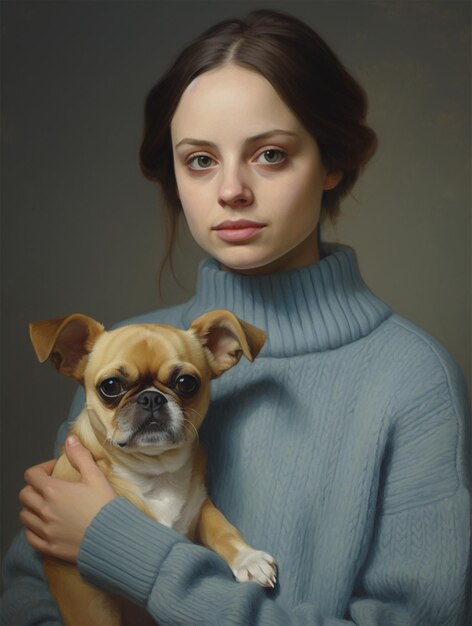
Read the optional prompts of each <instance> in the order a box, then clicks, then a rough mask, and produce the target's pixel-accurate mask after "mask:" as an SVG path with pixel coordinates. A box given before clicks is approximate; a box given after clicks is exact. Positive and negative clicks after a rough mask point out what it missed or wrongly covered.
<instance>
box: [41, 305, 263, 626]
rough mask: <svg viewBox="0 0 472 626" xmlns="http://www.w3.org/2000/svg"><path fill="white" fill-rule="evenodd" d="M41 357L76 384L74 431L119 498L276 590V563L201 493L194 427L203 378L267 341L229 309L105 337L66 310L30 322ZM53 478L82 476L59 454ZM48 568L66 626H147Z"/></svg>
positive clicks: (145, 619)
mask: <svg viewBox="0 0 472 626" xmlns="http://www.w3.org/2000/svg"><path fill="white" fill-rule="evenodd" d="M30 336H31V341H32V343H33V346H34V349H35V351H36V354H37V357H38V359H39V360H40V361H41V362H43V361H46V360H47V359H50V360H51V361H52V363H53V365H54V366H55V367H56V368H57V369H58V370H59V371H60V372H62V373H63V374H65V375H66V376H70V377H72V378H75V379H76V380H77V381H79V382H80V383H81V384H83V385H84V387H85V391H86V406H85V407H84V409H83V411H82V412H81V414H80V415H79V417H78V418H77V420H76V421H75V422H74V424H73V426H72V428H71V434H72V433H74V434H75V435H77V436H78V438H79V439H80V441H81V442H82V443H83V445H85V446H86V447H87V448H88V449H89V450H90V451H91V453H92V455H93V457H94V459H95V461H96V463H97V464H98V466H99V467H100V469H101V470H102V472H103V473H104V474H105V476H106V477H107V478H108V480H109V481H110V483H111V484H112V485H113V487H114V489H115V491H116V492H117V494H119V495H121V496H124V497H125V498H127V499H128V500H130V501H131V502H132V503H133V504H134V505H136V506H137V507H138V508H139V509H141V510H142V511H144V512H145V513H146V514H147V515H149V516H150V517H152V518H154V519H156V520H158V521H159V522H161V523H162V524H165V525H166V526H169V527H171V528H174V529H175V530H177V531H179V532H181V533H183V534H185V535H187V536H188V537H189V538H191V539H194V540H197V541H199V542H201V543H202V544H203V545H205V546H208V547H209V548H211V549H213V550H215V551H216V552H217V553H218V554H220V555H221V556H222V557H223V558H224V559H225V560H226V561H227V562H228V564H229V566H230V568H231V569H232V571H233V573H234V575H235V577H236V579H237V580H239V581H246V580H254V581H255V582H258V583H259V584H261V585H264V586H269V587H272V586H273V585H274V582H275V563H274V560H273V558H272V557H271V556H270V555H268V554H266V553H264V552H260V551H257V550H254V549H253V548H251V547H250V546H248V545H247V544H246V543H245V542H244V540H243V539H242V538H241V536H240V534H239V533H238V531H237V530H236V529H235V528H234V527H233V526H232V525H231V524H230V523H229V522H228V521H227V520H226V518H225V517H224V516H223V515H222V513H220V512H219V511H218V510H217V509H216V508H215V506H214V505H213V503H212V502H211V501H210V499H209V498H208V496H207V494H206V490H205V486H204V473H205V460H204V456H203V453H202V451H201V449H200V447H199V445H198V435H197V431H198V428H199V426H200V424H201V423H202V420H203V418H204V416H205V413H206V411H207V408H208V404H209V399H210V380H211V379H212V378H215V377H217V376H220V375H221V374H222V373H223V372H225V371H226V370H228V369H229V368H231V367H233V366H234V365H235V364H236V363H237V362H238V361H239V359H240V357H241V355H242V354H244V356H246V357H247V358H248V359H249V360H251V361H252V360H253V359H254V358H255V357H256V356H257V354H258V353H259V351H260V349H261V347H262V346H263V344H264V341H265V335H264V333H263V332H262V331H261V330H259V329H257V328H255V327H253V326H251V325H249V324H247V323H246V322H243V321H241V320H239V319H238V318H237V317H236V316H235V315H233V314H232V313H230V312H229V311H224V310H219V311H211V312H209V313H206V314H204V315H202V316H201V317H199V318H198V319H196V320H195V321H194V322H193V323H192V324H191V326H190V328H189V330H187V331H184V330H180V329H177V328H174V327H172V326H166V325H161V324H134V325H129V326H124V327H122V328H118V329H116V330H112V331H109V332H106V331H105V330H104V328H103V326H102V325H101V324H99V323H98V322H96V321H95V320H93V319H92V318H90V317H87V316H85V315H81V314H73V315H70V316H69V317H67V318H64V319H59V320H49V321H43V322H35V323H32V324H31V325H30ZM53 475H54V476H56V477H60V478H63V479H66V480H70V481H77V480H79V479H80V476H79V474H78V472H77V471H76V470H75V469H74V468H73V467H72V466H71V464H70V463H69V461H68V459H67V457H66V456H65V454H63V455H62V456H61V457H60V458H59V460H58V462H57V463H56V466H55V468H54V473H53ZM44 568H45V572H46V575H47V578H48V581H49V585H50V588H51V592H52V594H53V596H54V597H55V599H56V601H57V603H58V606H59V608H60V611H61V613H62V615H63V618H64V620H65V623H66V625H67V626H79V625H84V626H85V625H86V626H93V625H97V626H98V625H103V626H104V625H106V626H115V625H116V626H117V625H123V624H128V623H129V624H133V626H136V625H137V624H145V623H154V622H153V621H152V620H151V619H150V616H149V615H148V614H147V613H145V612H144V611H143V610H142V609H140V608H139V607H136V606H134V605H130V604H129V603H127V602H125V601H123V600H122V599H120V598H117V597H113V596H111V595H109V594H106V593H104V592H103V591H101V590H99V589H97V588H95V587H92V586H91V585H88V584H87V583H85V582H84V581H83V580H82V579H81V577H80V575H79V573H78V570H77V568H76V566H75V565H72V564H69V563H65V562H62V561H59V560H56V559H53V558H50V557H45V558H44Z"/></svg>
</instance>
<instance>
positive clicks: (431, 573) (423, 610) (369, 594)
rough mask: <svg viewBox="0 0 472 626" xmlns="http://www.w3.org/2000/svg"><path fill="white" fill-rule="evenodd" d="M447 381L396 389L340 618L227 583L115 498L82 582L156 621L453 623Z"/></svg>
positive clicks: (457, 573) (213, 563)
mask: <svg viewBox="0 0 472 626" xmlns="http://www.w3.org/2000/svg"><path fill="white" fill-rule="evenodd" d="M450 374H451V370H450V371H447V368H446V370H445V371H444V385H445V388H446V390H447V393H446V394H444V393H442V392H441V393H440V394H439V396H438V394H436V393H435V390H434V388H432V383H430V384H428V383H426V386H425V387H423V388H418V387H417V386H415V383H414V381H412V394H411V395H410V396H409V394H408V392H405V393H404V394H402V400H401V406H399V408H398V415H397V417H396V423H395V425H393V426H392V437H391V448H390V450H388V451H387V453H386V457H385V461H384V465H383V469H382V476H381V478H380V487H379V497H378V504H377V513H376V517H375V520H374V521H373V528H372V540H371V545H370V550H369V553H368V554H367V555H365V561H364V563H363V564H362V566H361V567H360V568H359V570H358V572H357V574H353V588H352V593H351V597H350V598H347V599H346V611H345V614H344V615H343V616H342V617H343V619H340V618H339V617H333V616H330V615H325V614H322V613H321V612H320V610H319V607H318V606H317V603H316V599H313V601H311V602H310V601H308V602H306V603H304V604H301V605H299V606H282V605H281V603H280V602H278V601H277V598H276V593H274V592H271V591H267V590H265V589H263V588H261V587H259V586H257V585H255V584H253V583H238V582H235V581H234V580H233V578H232V576H231V573H230V571H229V569H228V567H227V566H226V564H225V563H224V562H223V561H222V560H221V559H220V557H218V556H217V555H216V554H214V553H213V552H211V551H210V550H208V549H206V548H203V547H201V546H198V545H194V544H192V543H190V542H189V541H187V540H186V539H185V538H183V537H182V536H180V535H178V534H177V533H175V532H174V531H172V530H170V529H168V528H165V527H164V526H161V525H160V524H158V523H156V522H154V521H153V520H151V519H149V518H147V517H146V516H145V515H143V514H142V513H141V512H139V511H138V510H136V509H135V508H134V507H133V506H132V505H131V504H130V503H129V502H127V501H125V500H123V499H121V498H120V499H116V500H114V501H112V502H110V503H109V504H108V505H107V506H106V507H104V508H103V509H102V510H101V511H100V513H99V514H98V515H97V516H96V518H95V519H94V521H93V522H92V524H91V525H90V526H89V528H88V530H87V532H86V535H85V538H84V541H83V543H82V546H81V551H80V554H79V568H80V571H81V573H82V575H83V576H84V577H85V578H86V579H87V580H89V581H90V582H92V583H95V584H96V585H98V586H102V587H105V588H107V589H109V590H114V591H116V592H118V593H119V594H122V595H125V596H127V597H128V598H129V599H130V600H132V601H134V602H136V603H138V604H140V605H142V606H144V607H146V608H147V610H148V611H149V612H150V613H151V615H152V616H153V617H154V618H155V619H156V620H157V621H158V623H159V624H162V626H164V625H165V624H167V625H174V626H177V625H179V626H184V625H186V624H188V625H194V624H206V625H209V624H215V625H218V626H226V625H228V626H229V625H234V626H240V625H241V624H245V625H246V624H247V625H254V626H262V625H263V626H279V625H280V626H287V625H291V624H292V625H293V626H335V625H337V626H341V625H346V626H347V625H348V624H351V625H357V626H361V625H362V626H385V625H386V624H388V625H389V626H397V625H403V626H420V625H423V626H446V625H450V626H465V625H466V624H467V623H468V622H467V621H466V618H465V617H464V596H465V593H466V590H467V569H468V547H469V495H468V484H467V480H466V471H465V455H464V449H463V444H464V433H463V426H464V421H465V419H466V418H467V415H468V407H467V397H466V393H465V389H464V387H463V386H461V377H460V375H459V376H455V375H454V374H453V375H452V376H451V375H450ZM426 379H427V377H426ZM436 384H437V381H435V382H434V385H436ZM438 397H440V398H441V400H440V401H438ZM425 423H426V424H427V428H424V424H425ZM366 532H368V531H366ZM300 575H301V576H302V575H303V573H301V574H300Z"/></svg>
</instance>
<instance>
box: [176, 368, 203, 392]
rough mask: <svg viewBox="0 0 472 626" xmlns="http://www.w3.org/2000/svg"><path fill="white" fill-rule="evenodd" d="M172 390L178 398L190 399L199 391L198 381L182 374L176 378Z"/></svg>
mask: <svg viewBox="0 0 472 626" xmlns="http://www.w3.org/2000/svg"><path fill="white" fill-rule="evenodd" d="M174 388H175V391H176V392H177V393H178V394H179V396H183V397H184V398H190V397H191V396H194V395H195V394H196V393H197V391H198V390H199V389H200V381H199V380H198V378H196V377H195V376H192V375H191V374H182V376H178V377H177V378H176V380H175V385H174Z"/></svg>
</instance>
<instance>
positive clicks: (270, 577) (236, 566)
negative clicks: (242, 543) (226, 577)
mask: <svg viewBox="0 0 472 626" xmlns="http://www.w3.org/2000/svg"><path fill="white" fill-rule="evenodd" d="M231 569H232V571H233V574H234V576H235V578H236V580H237V581H238V582H240V583H243V582H247V581H254V582H256V583H258V584H259V585H262V586H263V587H272V588H273V587H274V586H275V580H276V572H277V566H276V564H275V561H274V559H273V558H272V557H271V556H270V554H267V553H266V552H262V551H261V550H254V549H253V548H243V549H242V550H241V551H240V552H239V554H238V556H237V557H236V558H235V559H234V561H233V564H232V567H231Z"/></svg>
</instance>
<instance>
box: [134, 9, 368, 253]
mask: <svg viewBox="0 0 472 626" xmlns="http://www.w3.org/2000/svg"><path fill="white" fill-rule="evenodd" d="M228 63H234V64H237V65H240V66H242V67H245V68H248V69H250V70H254V71H256V72H258V73H259V74H261V75H262V76H264V77H265V78H266V79H267V80H268V81H269V82H270V83H271V84H272V86H273V87H274V89H275V90H276V91H277V92H278V94H279V95H280V97H281V98H282V100H284V101H285V103H286V104H287V105H288V106H289V107H290V109H291V110H292V111H293V112H294V114H295V115H296V116H297V117H298V119H299V120H300V121H301V123H302V124H303V125H304V126H305V128H306V129H307V130H308V131H309V132H310V133H311V134H312V135H313V137H314V138H315V140H316V142H317V144H318V147H319V149H320V153H321V156H322V159H323V163H324V165H325V167H326V169H327V170H328V171H332V172H334V171H341V172H342V173H343V177H342V180H341V182H340V183H339V184H338V185H337V186H336V187H335V188H334V189H331V190H328V191H325V192H324V194H323V198H322V203H321V210H322V212H321V217H322V219H324V218H326V217H329V218H330V219H332V220H334V219H335V217H336V216H337V214H338V213H339V205H340V200H341V198H342V197H344V196H345V195H346V194H347V193H348V192H349V191H350V190H351V189H352V187H353V185H354V183H355V182H356V180H357V178H358V176H359V174H360V172H361V170H362V168H363V167H364V166H365V165H366V163H367V162H368V160H369V159H370V157H371V156H372V155H373V153H374V152H375V149H376V146H377V139H376V135H375V133H374V131H373V130H372V129H371V128H369V126H367V124H366V113H367V98H366V94H365V92H364V90H363V89H362V87H361V86H360V85H359V84H358V83H357V82H356V80H355V79H354V78H353V77H352V76H351V75H350V74H349V73H348V72H347V70H346V69H345V68H344V66H343V65H342V64H341V62H340V61H339V60H338V58H337V57H336V56H335V54H334V53H333V52H332V51H331V50H330V48H329V47H328V46H327V45H326V43H325V42H324V41H323V40H322V39H321V37H320V36H319V35H317V34H316V33H315V32H314V31H313V30H312V29H311V28H310V27H309V26H308V25H306V24H304V23H303V22H302V21H300V20H299V19H297V18H296V17H293V16H291V15H288V14H285V13H280V12H278V11H272V10H266V9H261V10H257V11H253V12H251V13H250V14H249V15H248V16H247V17H246V18H244V19H230V20H225V21H223V22H220V23H218V24H216V25H215V26H213V27H211V28H209V29H208V30H206V31H205V32H204V33H202V34H201V35H200V36H199V37H198V38H197V39H195V40H194V41H193V42H192V43H191V44H190V45H188V46H187V47H186V48H185V49H184V50H183V51H182V52H181V54H180V55H179V56H178V58H177V59H176V61H175V63H174V64H173V65H172V67H171V68H170V69H169V70H168V71H167V73H166V74H165V75H164V76H163V77H162V78H161V79H160V80H159V82H158V83H157V84H156V85H155V86H154V87H153V88H152V89H151V91H150V93H149V95H148V97H147V100H146V106H145V129H144V138H143V142H142V145H141V150H140V162H141V169H142V171H143V173H144V175H145V176H146V177H147V178H148V179H150V180H154V181H157V182H158V183H159V184H160V185H161V188H162V192H163V195H164V201H165V203H166V206H167V209H168V214H169V218H170V237H169V238H168V248H167V251H166V255H165V258H164V262H165V261H166V260H168V259H169V258H170V257H171V254H172V247H173V243H174V240H175V236H176V231H177V224H178V218H179V215H180V213H181V211H182V206H181V204H180V200H179V198H178V195H177V185H176V181H175V174H174V166H173V156H172V144H171V134H170V124H171V121H172V117H173V115H174V113H175V110H176V108H177V105H178V103H179V100H180V97H181V96H182V93H183V92H184V90H185V89H186V87H187V86H188V85H189V84H190V83H191V82H192V80H193V79H194V78H196V77H197V76H198V75H199V74H202V73H203V72H207V71H209V70H211V69H215V68H217V67H220V66H222V65H225V64H228Z"/></svg>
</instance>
